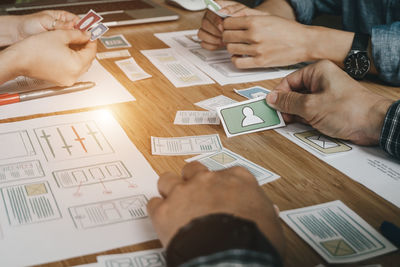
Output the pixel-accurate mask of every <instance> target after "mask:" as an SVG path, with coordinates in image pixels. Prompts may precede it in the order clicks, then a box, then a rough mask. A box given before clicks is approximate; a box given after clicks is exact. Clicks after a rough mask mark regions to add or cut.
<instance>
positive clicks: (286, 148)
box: [2, 0, 400, 266]
mask: <svg viewBox="0 0 400 267" xmlns="http://www.w3.org/2000/svg"><path fill="white" fill-rule="evenodd" d="M156 2H159V3H162V4H163V5H164V1H162V0H158V1H156ZM169 8H170V9H173V10H175V11H176V12H178V13H180V14H181V15H182V16H181V18H180V19H179V20H178V21H174V22H162V23H153V24H144V25H134V26H125V27H118V28H112V29H111V30H110V32H109V33H108V35H113V34H123V35H124V36H125V37H126V38H127V39H128V40H129V42H130V43H131V44H132V48H130V49H129V51H130V52H131V54H132V56H133V57H134V58H135V60H136V61H137V62H138V64H139V65H140V66H141V67H142V68H143V69H144V70H145V71H146V72H148V73H150V74H151V75H152V76H153V77H152V78H150V79H146V80H143V81H137V82H131V81H130V80H129V79H128V78H127V77H126V76H125V75H124V74H123V73H122V72H121V71H120V70H119V69H118V67H117V66H116V65H115V64H114V60H112V59H108V60H101V61H100V62H101V63H102V65H103V66H104V67H106V68H107V70H108V71H110V72H111V73H112V74H114V76H115V77H116V78H117V79H118V80H119V81H120V82H121V83H122V84H123V85H124V86H125V87H126V88H127V89H128V90H129V91H130V92H131V93H132V94H133V95H134V96H135V97H136V101H135V102H129V103H123V104H115V105H109V106H107V107H106V108H108V109H109V110H111V111H112V113H113V114H114V116H115V118H116V119H117V120H118V122H119V123H120V124H121V126H122V127H123V129H124V130H125V132H126V133H127V134H128V136H129V137H130V139H131V140H132V142H133V143H134V144H135V145H136V147H137V148H138V149H139V150H140V151H141V152H142V154H143V155H144V157H145V158H146V159H147V160H148V161H149V162H150V164H151V165H152V167H153V168H154V170H155V171H156V172H157V173H159V174H161V173H163V172H165V171H167V170H172V171H175V172H177V173H180V170H181V168H182V167H183V166H184V164H185V162H184V159H185V158H188V157H167V156H152V155H151V146H150V136H151V135H153V136H164V137H174V136H188V135H203V134H214V133H217V134H219V135H220V137H221V140H222V143H223V145H224V146H225V147H226V148H228V149H230V150H232V151H234V152H236V153H239V154H240V155H242V156H244V157H245V158H247V159H249V160H251V161H253V162H255V163H257V164H260V165H261V166H263V167H265V168H267V169H269V170H271V171H273V172H276V173H278V174H279V175H281V178H280V179H278V180H277V181H274V182H272V183H269V184H266V185H264V186H263V187H262V188H263V189H264V191H265V193H266V194H267V195H268V196H269V197H270V198H271V199H272V201H273V202H275V203H276V204H277V205H278V206H279V207H280V209H281V210H287V209H295V208H301V207H307V206H310V205H315V204H320V203H324V202H328V201H333V200H338V199H339V200H341V201H343V202H344V203H345V204H346V205H348V206H349V207H350V208H351V209H352V210H354V211H355V212H356V213H357V214H358V215H360V216H361V217H362V218H364V219H365V220H366V221H367V222H368V223H370V224H371V225H372V226H373V227H374V228H375V229H378V227H379V225H380V224H381V222H382V221H383V220H387V221H391V222H393V223H396V224H397V225H400V210H399V208H397V207H395V206H394V205H392V204H390V203H389V202H387V201H386V200H384V199H382V198H381V197H379V196H378V195H376V194H375V193H373V192H371V191H370V190H369V189H367V188H365V187H364V186H362V185H360V184H358V183H357V182H354V181H353V180H351V179H350V178H349V177H347V176H346V175H344V174H342V173H341V172H340V171H338V170H336V169H335V168H333V167H331V166H329V165H327V164H326V163H324V162H323V161H321V160H319V159H318V158H316V157H314V156H313V155H311V154H310V153H308V152H306V151H305V150H303V149H302V148H300V147H299V146H297V145H295V144H293V143H292V142H290V141H289V140H287V139H286V138H284V137H282V136H281V135H279V134H278V133H276V132H274V131H265V132H261V133H254V134H250V135H244V136H238V137H234V138H230V139H228V138H227V137H226V135H225V133H224V130H223V128H222V126H220V125H193V126H179V125H174V124H173V121H174V118H175V114H176V111H177V110H201V109H200V108H199V107H197V106H195V105H194V104H193V103H196V102H198V101H200V100H204V99H207V98H210V97H214V96H217V95H220V94H223V95H225V96H227V97H230V98H233V99H235V100H238V101H243V98H241V97H240V96H238V95H237V94H236V93H234V92H233V88H237V89H241V88H246V87H249V86H254V85H261V86H264V87H266V88H273V87H274V86H275V85H276V84H277V83H278V82H279V79H276V80H269V81H261V82H255V83H245V84H235V85H226V86H220V85H218V84H211V85H202V86H193V87H186V88H175V87H174V86H173V85H172V84H171V83H170V82H169V81H168V80H167V79H166V78H165V77H164V75H162V74H161V73H160V72H159V71H158V70H157V68H156V67H154V66H153V65H152V64H151V63H150V62H149V61H148V60H147V59H146V58H145V57H144V56H143V55H142V54H141V53H140V50H143V49H159V48H166V47H167V46H166V45H165V44H164V43H163V42H161V41H160V40H158V39H157V38H156V37H154V35H153V34H154V33H159V32H172V31H181V30H190V29H195V28H198V27H199V25H200V21H201V18H202V15H203V12H187V11H183V10H180V9H177V8H173V7H170V6H169ZM98 50H99V51H106V49H105V48H104V47H103V46H102V45H101V44H100V43H99V48H98ZM363 84H364V85H365V86H366V87H368V88H369V89H371V90H373V91H375V92H378V93H380V94H382V95H385V96H388V97H390V98H393V99H397V98H400V88H394V87H388V86H383V85H379V84H377V83H374V82H372V81H366V82H363ZM110 90H112V88H110ZM87 110H91V109H82V110H78V111H87ZM78 111H70V112H58V113H52V114H49V115H55V114H65V113H73V112H78ZM36 117H39V116H30V117H25V118H24V119H27V118H36ZM7 121H16V120H4V121H2V122H7ZM399 193H400V192H399ZM283 228H284V232H285V236H286V243H287V250H286V257H285V265H286V266H315V265H317V264H319V263H324V260H323V259H322V258H321V257H320V256H319V255H318V254H317V253H316V252H315V251H314V250H313V249H312V248H311V247H309V246H308V245H307V244H306V243H305V242H304V241H303V240H302V239H300V237H298V236H297V235H296V234H295V233H294V232H293V231H292V230H291V229H290V228H289V227H287V226H286V225H285V224H283ZM158 247H161V244H160V243H159V241H158V240H154V241H150V242H146V243H142V244H138V245H133V246H128V247H123V248H119V249H114V250H110V251H106V252H102V253H98V254H93V255H87V256H82V257H78V258H73V259H68V260H64V261H60V262H56V263H49V264H45V265H42V266H70V265H78V264H84V263H91V262H96V256H98V255H104V254H111V253H127V252H134V251H139V250H145V249H153V248H158ZM377 263H380V264H382V265H383V266H399V264H400V254H399V253H392V254H389V255H385V256H381V257H377V258H374V259H371V260H368V261H365V262H363V265H364V264H377ZM325 265H327V264H326V263H325Z"/></svg>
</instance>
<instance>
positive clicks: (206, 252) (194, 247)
mask: <svg viewBox="0 0 400 267" xmlns="http://www.w3.org/2000/svg"><path fill="white" fill-rule="evenodd" d="M167 262H168V266H179V265H181V264H183V263H188V264H189V263H190V264H192V265H194V266H218V264H221V265H223V264H229V263H233V262H236V263H241V264H243V266H245V264H255V265H257V264H258V265H257V266H261V265H263V266H282V262H281V259H280V257H279V254H278V253H277V251H276V249H275V248H274V247H273V246H272V245H271V243H270V242H269V241H268V240H267V239H266V238H265V237H264V235H263V234H262V233H261V231H260V230H259V229H258V227H257V226H256V225H255V224H254V223H253V222H251V221H248V220H244V219H240V218H237V217H234V216H231V215H227V214H213V215H208V216H204V217H201V218H198V219H195V220H193V221H192V222H190V223H189V224H188V225H186V226H185V227H183V228H181V230H180V231H179V232H178V233H177V234H176V235H175V237H174V238H173V239H172V241H171V242H170V244H169V245H168V248H167ZM224 266H225V265H224Z"/></svg>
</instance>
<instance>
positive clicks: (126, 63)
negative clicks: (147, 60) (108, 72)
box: [115, 57, 151, 82]
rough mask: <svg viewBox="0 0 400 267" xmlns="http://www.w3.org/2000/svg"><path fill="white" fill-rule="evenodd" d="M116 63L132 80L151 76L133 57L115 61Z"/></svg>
mask: <svg viewBox="0 0 400 267" xmlns="http://www.w3.org/2000/svg"><path fill="white" fill-rule="evenodd" d="M115 64H117V66H118V67H119V68H120V69H121V70H122V72H123V73H125V75H126V77H128V78H129V80H131V81H132V82H134V81H138V80H143V79H147V78H150V77H151V75H150V74H148V73H147V72H145V71H144V70H143V69H142V68H141V67H140V66H139V65H138V64H137V63H136V61H135V60H134V59H133V58H132V57H131V58H128V59H123V60H118V61H115Z"/></svg>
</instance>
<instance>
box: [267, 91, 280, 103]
mask: <svg viewBox="0 0 400 267" xmlns="http://www.w3.org/2000/svg"><path fill="white" fill-rule="evenodd" d="M277 99H278V94H277V93H276V92H271V93H269V94H268V95H267V102H268V103H269V104H275V103H276V100H277Z"/></svg>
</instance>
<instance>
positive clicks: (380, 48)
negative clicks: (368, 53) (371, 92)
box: [371, 21, 400, 86]
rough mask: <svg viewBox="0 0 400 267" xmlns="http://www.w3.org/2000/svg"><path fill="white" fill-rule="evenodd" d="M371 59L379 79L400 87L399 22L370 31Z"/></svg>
mask: <svg viewBox="0 0 400 267" xmlns="http://www.w3.org/2000/svg"><path fill="white" fill-rule="evenodd" d="M371 43H372V58H373V60H374V64H375V67H376V69H377V71H378V73H379V76H380V78H381V79H382V80H383V81H385V82H388V83H390V84H393V85H397V86H399V85H400V21H396V22H394V23H392V24H389V25H377V26H374V27H372V30H371Z"/></svg>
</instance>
